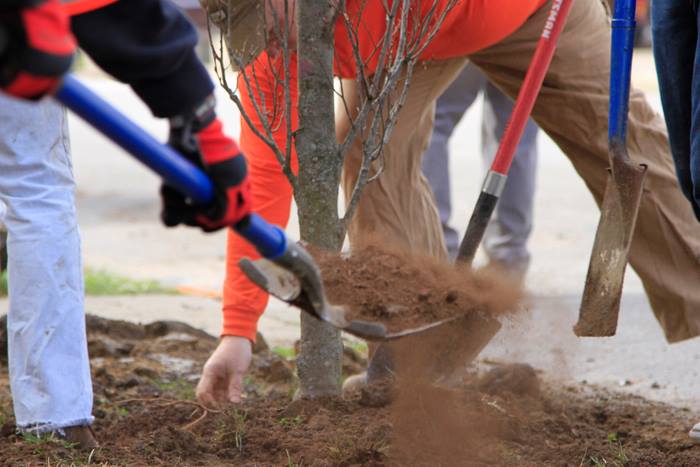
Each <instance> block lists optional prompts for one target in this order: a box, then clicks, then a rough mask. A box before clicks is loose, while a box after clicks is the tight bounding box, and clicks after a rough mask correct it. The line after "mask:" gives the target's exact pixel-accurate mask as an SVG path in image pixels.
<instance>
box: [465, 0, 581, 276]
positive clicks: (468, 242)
mask: <svg viewBox="0 0 700 467" xmlns="http://www.w3.org/2000/svg"><path fill="white" fill-rule="evenodd" d="M582 1H585V0H582ZM572 3H573V0H554V1H553V2H552V6H551V8H550V11H549V16H548V17H547V21H546V22H545V25H544V29H543V30H542V35H541V36H540V40H539V42H538V43H537V48H536V49H535V54H534V55H533V57H532V61H531V62H530V67H529V68H528V70H527V74H526V75H525V80H524V81H523V84H522V86H521V88H520V92H519V93H518V99H517V100H516V101H515V107H514V108H513V112H512V113H511V115H510V120H509V121H508V124H507V125H506V130H505V132H504V134H503V138H501V144H500V145H499V146H498V151H497V152H496V156H495V157H494V159H493V163H492V164H491V170H490V171H489V173H488V174H487V176H486V179H485V180H484V184H483V186H482V189H481V194H480V195H479V198H478V199H477V201H476V206H474V211H473V212H472V216H471V218H470V220H469V225H468V226H467V232H466V233H465V234H464V238H463V239H462V243H461V244H460V246H459V254H458V256H457V261H459V262H463V263H466V264H471V263H472V261H473V260H474V256H475V255H476V250H477V249H478V248H479V244H481V240H482V239H483V238H484V233H485V232H486V227H487V226H488V223H489V220H490V219H491V215H492V214H493V211H494V209H495V208H496V204H497V203H498V199H499V197H500V196H501V193H502V191H503V188H504V186H505V181H506V178H507V176H508V171H509V170H510V166H511V163H512V162H513V156H514V155H515V150H516V149H517V147H518V144H519V142H520V138H521V137H522V135H523V131H525V125H527V120H528V118H530V113H531V112H532V109H533V107H534V106H535V101H536V100H537V95H538V94H539V92H540V89H541V88H542V83H543V82H544V77H545V76H546V74H547V70H549V64H550V63H551V62H552V57H553V56H554V51H555V49H556V46H557V41H558V40H559V35H560V34H561V31H562V29H564V24H565V23H566V18H567V16H568V15H569V10H571V5H572Z"/></svg>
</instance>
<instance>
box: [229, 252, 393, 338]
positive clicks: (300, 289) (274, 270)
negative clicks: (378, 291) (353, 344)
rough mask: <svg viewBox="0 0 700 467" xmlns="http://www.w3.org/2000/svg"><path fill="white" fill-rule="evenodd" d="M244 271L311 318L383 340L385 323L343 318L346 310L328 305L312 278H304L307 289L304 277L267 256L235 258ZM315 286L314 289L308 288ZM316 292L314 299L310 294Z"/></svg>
mask: <svg viewBox="0 0 700 467" xmlns="http://www.w3.org/2000/svg"><path fill="white" fill-rule="evenodd" d="M238 265H239V266H240V268H241V270H242V271H243V273H244V274H245V275H246V276H247V277H248V279H250V280H251V281H252V282H253V283H254V284H255V285H257V286H258V287H260V288H261V289H262V290H264V291H265V292H267V293H269V294H270V295H272V296H273V297H275V298H278V299H280V300H282V301H283V302H287V303H289V304H290V305H293V306H296V307H298V308H299V309H301V310H302V311H305V312H307V313H309V314H310V315H312V316H313V317H314V318H316V319H319V320H321V321H325V322H327V323H330V324H332V325H333V326H335V327H337V328H339V329H342V330H344V331H345V332H347V333H350V334H353V335H354V336H356V337H359V338H362V339H366V340H371V341H381V340H385V339H386V336H387V330H386V327H385V326H384V325H383V324H381V323H374V322H370V321H362V320H350V321H348V320H347V319H346V318H345V314H346V311H345V309H344V308H343V307H342V306H337V305H331V304H330V303H328V300H327V299H326V297H325V294H324V293H323V289H322V287H321V286H320V285H319V286H314V283H315V282H314V281H306V287H307V289H304V283H303V282H304V281H302V280H300V279H299V277H297V276H296V275H295V274H293V273H291V272H290V271H289V270H288V269H286V268H283V267H280V266H278V265H277V264H275V263H274V262H272V261H270V260H267V259H258V260H255V261H251V260H249V259H248V258H243V259H241V260H240V261H239V262H238ZM309 287H315V289H314V290H308V288H309ZM310 295H313V296H316V297H317V299H316V300H311V299H309V296H310Z"/></svg>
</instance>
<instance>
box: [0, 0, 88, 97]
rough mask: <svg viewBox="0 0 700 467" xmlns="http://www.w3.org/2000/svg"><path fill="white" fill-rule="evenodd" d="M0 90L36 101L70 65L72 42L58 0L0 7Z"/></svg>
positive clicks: (57, 80)
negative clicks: (0, 39)
mask: <svg viewBox="0 0 700 467" xmlns="http://www.w3.org/2000/svg"><path fill="white" fill-rule="evenodd" d="M0 34H2V35H3V38H4V40H3V41H1V42H4V44H2V48H0V88H2V89H3V91H5V92H6V93H8V94H12V95H14V96H17V97H23V98H28V99H37V98H40V97H42V96H43V95H44V94H47V93H49V92H51V91H52V90H54V89H55V88H56V86H57V85H58V83H59V81H60V79H61V77H62V76H63V75H64V74H65V73H67V72H68V70H69V69H70V66H71V64H72V63H73V53H74V52H75V47H76V44H75V39H74V38H73V34H71V30H70V18H69V17H68V16H67V15H66V13H65V11H64V10H63V8H62V7H61V3H60V2H59V0H23V1H13V2H9V3H8V4H6V5H5V6H0Z"/></svg>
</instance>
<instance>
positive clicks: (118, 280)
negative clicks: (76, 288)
mask: <svg viewBox="0 0 700 467" xmlns="http://www.w3.org/2000/svg"><path fill="white" fill-rule="evenodd" d="M175 293H177V291H175V289H172V288H169V287H164V286H162V285H161V284H160V283H158V282H157V281H153V280H136V279H130V278H128V277H125V276H120V275H118V274H113V273H110V272H107V271H103V270H93V269H89V268H88V269H86V270H85V294H86V295H145V294H175Z"/></svg>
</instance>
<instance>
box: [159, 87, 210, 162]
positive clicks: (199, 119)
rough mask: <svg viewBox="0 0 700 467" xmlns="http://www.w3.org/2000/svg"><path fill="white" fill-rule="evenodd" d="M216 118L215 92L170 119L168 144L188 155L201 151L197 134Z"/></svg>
mask: <svg viewBox="0 0 700 467" xmlns="http://www.w3.org/2000/svg"><path fill="white" fill-rule="evenodd" d="M215 120H216V98H215V97H214V95H213V94H210V95H209V96H207V98H206V99H204V101H202V102H201V103H200V104H199V105H197V106H195V107H194V108H192V109H190V110H188V111H187V112H184V113H181V114H179V115H175V116H174V117H171V118H170V119H169V122H170V136H169V137H168V144H170V145H171V146H173V147H176V148H179V149H180V150H182V151H183V152H184V153H185V154H186V155H187V154H195V153H197V152H198V151H199V146H198V145H197V140H196V138H195V134H196V133H199V132H200V131H202V130H203V129H204V128H206V127H207V126H208V125H210V124H211V123H212V122H213V121H215Z"/></svg>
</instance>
